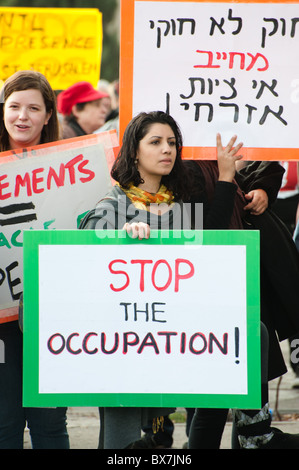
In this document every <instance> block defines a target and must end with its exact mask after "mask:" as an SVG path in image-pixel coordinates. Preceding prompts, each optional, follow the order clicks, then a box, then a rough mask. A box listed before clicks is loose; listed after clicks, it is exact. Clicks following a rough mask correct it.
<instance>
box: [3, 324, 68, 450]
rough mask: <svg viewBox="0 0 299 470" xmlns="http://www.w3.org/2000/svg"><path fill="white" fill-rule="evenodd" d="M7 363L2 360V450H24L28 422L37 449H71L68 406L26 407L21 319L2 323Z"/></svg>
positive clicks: (34, 447)
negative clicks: (67, 426) (67, 424)
mask: <svg viewBox="0 0 299 470" xmlns="http://www.w3.org/2000/svg"><path fill="white" fill-rule="evenodd" d="M0 339H1V340H2V341H3V342H4V346H5V363H4V364H2V363H0V449H22V448H23V440H24V429H25V426H26V424H27V426H28V428H29V430H30V437H31V442H32V447H33V449H69V437H68V433H67V428H66V408H24V407H23V406H22V348H23V337H22V333H21V331H20V329H19V326H18V323H17V322H11V323H5V324H2V325H0Z"/></svg>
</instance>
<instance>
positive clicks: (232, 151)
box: [216, 134, 243, 183]
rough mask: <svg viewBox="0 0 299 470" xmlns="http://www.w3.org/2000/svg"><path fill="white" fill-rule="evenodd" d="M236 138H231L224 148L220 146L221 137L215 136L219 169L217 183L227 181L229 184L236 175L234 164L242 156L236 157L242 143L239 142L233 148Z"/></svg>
mask: <svg viewBox="0 0 299 470" xmlns="http://www.w3.org/2000/svg"><path fill="white" fill-rule="evenodd" d="M236 140H237V136H236V135H235V136H233V137H232V138H231V139H230V141H229V143H228V144H227V146H226V147H223V146H222V142H221V135H220V134H217V136H216V143H217V160H218V168H219V181H227V182H229V183H231V182H232V181H233V179H234V176H235V173H236V162H237V161H238V160H241V158H242V155H237V153H238V152H239V150H240V148H241V147H242V146H243V143H242V142H240V143H239V144H238V145H236V146H235V147H234V143H235V142H236Z"/></svg>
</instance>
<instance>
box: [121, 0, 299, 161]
mask: <svg viewBox="0 0 299 470" xmlns="http://www.w3.org/2000/svg"><path fill="white" fill-rule="evenodd" d="M121 62H122V69H121V70H122V75H121V129H122V131H123V129H124V127H125V126H126V125H127V123H128V121H129V120H130V119H131V117H132V116H134V115H136V114H137V113H139V112H141V111H153V110H158V109H159V110H163V111H167V112H169V113H170V114H171V115H172V116H173V117H174V118H175V119H176V120H177V122H178V123H179V125H180V127H181V129H182V131H183V137H184V152H183V156H184V157H186V158H203V159H214V158H215V157H216V153H215V142H216V133H217V132H220V133H221V135H222V138H223V143H227V142H228V140H229V139H230V138H231V137H232V135H233V134H237V135H238V138H239V140H240V141H242V142H243V143H244V149H242V154H243V155H244V158H245V159H248V160H288V159H298V158H299V137H298V132H297V121H298V109H299V108H298V106H299V69H298V63H299V3H297V2H294V1H286V2H281V3H279V2H277V1H275V2H271V1H269V2H261V1H247V2H246V1H245V2H241V1H237V2H236V1H233V2H230V1H227V2H225V1H219V2H214V1H210V2H204V1H201V0H197V1H188V0H182V1H171V0H165V1H159V0H143V1H139V0H129V1H127V2H123V5H122V49H121ZM129 84H132V93H130V86H129ZM122 131H121V132H122Z"/></svg>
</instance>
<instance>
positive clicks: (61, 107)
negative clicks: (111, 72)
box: [57, 82, 109, 115]
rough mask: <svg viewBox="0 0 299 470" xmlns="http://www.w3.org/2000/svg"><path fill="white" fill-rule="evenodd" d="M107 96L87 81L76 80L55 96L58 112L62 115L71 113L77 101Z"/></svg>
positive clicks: (81, 101) (93, 99) (83, 101)
mask: <svg viewBox="0 0 299 470" xmlns="http://www.w3.org/2000/svg"><path fill="white" fill-rule="evenodd" d="M106 96H109V95H108V94H107V93H103V92H101V91H98V90H95V88H93V86H92V85H91V84H90V83H88V82H78V83H75V84H74V85H72V86H70V87H69V88H67V89H66V90H64V91H62V92H61V93H59V95H58V97H57V109H58V112H59V113H61V114H63V115H68V114H71V111H72V107H73V106H74V105H75V104H77V103H88V102H89V101H96V100H100V99H101V98H105V97H106Z"/></svg>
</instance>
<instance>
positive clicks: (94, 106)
mask: <svg viewBox="0 0 299 470" xmlns="http://www.w3.org/2000/svg"><path fill="white" fill-rule="evenodd" d="M72 112H73V115H74V116H75V118H76V119H77V122H78V124H79V126H80V127H82V129H83V130H84V131H85V132H86V134H92V133H93V132H94V131H96V130H97V129H99V127H102V126H103V125H104V124H105V120H106V116H107V114H108V110H107V104H106V103H105V101H104V100H103V99H100V100H96V101H90V102H89V103H86V105H85V106H84V108H83V109H81V110H79V109H78V108H76V106H73V109H72Z"/></svg>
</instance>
